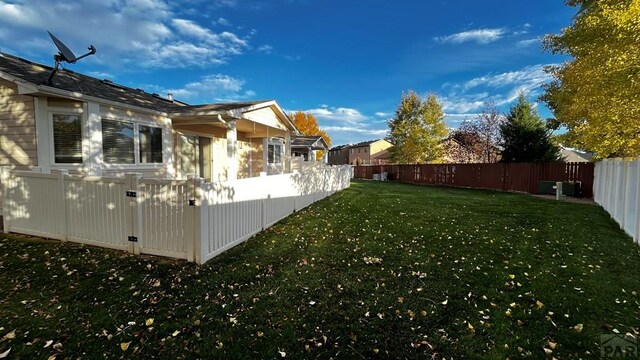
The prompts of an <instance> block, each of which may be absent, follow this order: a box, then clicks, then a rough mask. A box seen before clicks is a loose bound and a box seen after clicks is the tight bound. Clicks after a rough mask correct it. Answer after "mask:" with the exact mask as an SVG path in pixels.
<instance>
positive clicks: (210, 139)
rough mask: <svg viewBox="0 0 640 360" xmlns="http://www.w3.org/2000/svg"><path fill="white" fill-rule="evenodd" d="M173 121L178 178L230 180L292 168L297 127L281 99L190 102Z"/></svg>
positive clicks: (173, 115) (289, 170) (271, 173)
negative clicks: (202, 103)
mask: <svg viewBox="0 0 640 360" xmlns="http://www.w3.org/2000/svg"><path fill="white" fill-rule="evenodd" d="M171 119H172V125H173V136H174V142H173V143H174V147H175V151H174V154H175V161H174V164H175V166H176V171H175V174H176V177H177V178H180V179H184V178H187V177H189V176H191V175H195V176H199V177H202V178H204V179H206V180H207V181H229V180H235V179H242V178H250V177H256V176H260V175H261V173H265V174H267V175H276V174H284V173H289V172H291V167H290V154H291V137H292V136H295V135H297V130H296V128H295V126H294V125H293V124H292V123H291V121H290V120H289V118H288V117H287V116H286V114H285V113H284V111H283V110H282V109H281V108H280V106H279V105H278V104H277V103H276V102H275V101H259V102H244V103H226V104H207V105H196V106H187V107H185V108H184V109H180V111H179V112H174V113H172V114H171Z"/></svg>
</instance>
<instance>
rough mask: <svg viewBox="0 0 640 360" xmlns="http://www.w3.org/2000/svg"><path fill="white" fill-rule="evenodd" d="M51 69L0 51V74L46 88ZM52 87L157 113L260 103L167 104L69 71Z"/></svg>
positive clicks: (111, 83) (58, 76)
mask: <svg viewBox="0 0 640 360" xmlns="http://www.w3.org/2000/svg"><path fill="white" fill-rule="evenodd" d="M51 70H52V67H50V66H47V65H42V64H38V63H34V62H32V61H29V60H26V59H22V58H19V57H17V56H13V55H10V54H6V53H3V52H0V72H3V73H5V74H8V75H11V76H13V77H16V78H19V79H21V80H24V81H26V82H28V83H32V84H35V85H46V82H47V78H48V77H49V74H50V73H51ZM51 87H54V88H58V89H61V90H66V91H72V92H79V93H82V94H84V95H87V96H92V97H96V98H100V99H105V100H109V101H115V102H119V103H123V104H129V105H134V106H139V107H142V108H145V109H150V110H156V111H160V112H166V113H170V112H185V111H216V110H220V111H227V110H233V109H238V108H243V107H247V106H251V105H255V104H259V103H262V102H265V101H267V100H263V101H248V102H236V103H222V104H204V105H189V104H186V103H184V102H181V101H170V100H168V99H165V98H163V97H161V96H159V95H158V94H150V93H147V92H145V91H143V90H142V89H132V88H130V87H127V86H124V85H119V84H116V83H114V82H112V81H110V80H99V79H96V78H94V77H91V76H87V75H83V74H80V73H77V72H74V71H71V70H60V71H58V73H57V74H56V76H55V77H54V78H53V83H52V85H51Z"/></svg>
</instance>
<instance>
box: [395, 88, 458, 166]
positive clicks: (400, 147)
mask: <svg viewBox="0 0 640 360" xmlns="http://www.w3.org/2000/svg"><path fill="white" fill-rule="evenodd" d="M387 125H388V126H389V136H388V137H387V140H389V142H391V143H392V144H393V147H392V148H390V149H389V155H390V156H391V161H392V162H394V163H398V164H413V163H434V162H440V161H442V160H443V158H444V147H443V145H442V140H443V139H444V138H445V137H446V136H447V134H448V133H449V131H448V130H447V125H446V124H445V122H444V111H443V110H442V104H440V102H439V101H438V98H437V97H436V96H435V95H433V94H430V95H428V96H427V97H426V98H422V97H420V95H418V94H417V93H416V92H414V91H409V92H407V93H406V94H403V95H402V99H401V100H400V104H399V105H398V108H397V109H396V112H395V116H394V117H393V119H391V120H389V121H388V122H387Z"/></svg>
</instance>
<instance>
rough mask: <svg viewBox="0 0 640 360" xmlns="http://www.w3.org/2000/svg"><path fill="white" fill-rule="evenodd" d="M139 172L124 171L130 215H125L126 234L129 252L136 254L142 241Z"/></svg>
mask: <svg viewBox="0 0 640 360" xmlns="http://www.w3.org/2000/svg"><path fill="white" fill-rule="evenodd" d="M141 178H142V174H140V173H126V174H125V181H126V185H127V189H129V190H127V194H125V196H127V197H128V198H129V208H130V209H131V216H127V223H128V224H127V225H128V226H127V234H129V235H128V236H129V238H128V239H127V240H128V241H129V252H131V253H134V254H136V255H139V254H140V244H141V243H142V242H143V241H144V239H143V238H142V228H143V222H142V221H143V217H142V201H143V199H142V196H143V194H142V191H141V190H142V186H141V185H140V179H141Z"/></svg>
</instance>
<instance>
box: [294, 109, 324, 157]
mask: <svg viewBox="0 0 640 360" xmlns="http://www.w3.org/2000/svg"><path fill="white" fill-rule="evenodd" d="M289 118H290V119H291V121H292V122H293V124H294V125H295V126H296V128H298V131H300V134H302V135H304V136H316V135H317V136H322V138H323V139H324V141H326V143H327V146H329V147H331V138H330V137H329V135H328V134H327V132H326V131H324V130H322V129H320V125H318V120H317V119H316V117H315V116H313V114H307V113H304V112H302V111H296V112H295V113H293V114H289ZM323 156H324V154H323V152H322V151H318V152H317V153H316V160H321V159H322V157H323Z"/></svg>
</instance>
